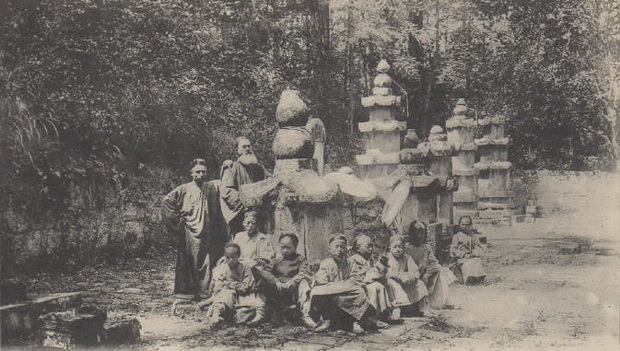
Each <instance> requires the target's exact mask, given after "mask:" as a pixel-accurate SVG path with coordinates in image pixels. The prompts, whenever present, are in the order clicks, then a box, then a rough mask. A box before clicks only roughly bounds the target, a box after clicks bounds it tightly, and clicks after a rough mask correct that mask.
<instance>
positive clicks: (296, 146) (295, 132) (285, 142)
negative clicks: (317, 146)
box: [273, 127, 314, 159]
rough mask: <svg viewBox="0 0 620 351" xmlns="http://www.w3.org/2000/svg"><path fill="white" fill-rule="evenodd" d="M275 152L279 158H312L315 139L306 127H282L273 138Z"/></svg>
mask: <svg viewBox="0 0 620 351" xmlns="http://www.w3.org/2000/svg"><path fill="white" fill-rule="evenodd" d="M273 153H274V155H275V156H276V158H278V159H291V158H312V156H313V155H314V141H313V140H312V136H311V135H310V132H308V130H306V129H305V128H302V127H300V128H296V127H295V128H281V129H278V132H277V133H276V136H275V138H274V140H273Z"/></svg>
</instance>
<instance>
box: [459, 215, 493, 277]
mask: <svg viewBox="0 0 620 351" xmlns="http://www.w3.org/2000/svg"><path fill="white" fill-rule="evenodd" d="M483 250H484V246H482V243H481V242H480V235H478V234H476V233H474V230H473V226H472V219H471V217H470V216H462V217H461V218H459V232H458V233H456V234H454V236H452V245H450V259H451V261H452V267H453V269H454V270H456V273H457V274H460V275H461V276H462V277H463V283H465V285H473V284H478V283H482V282H483V281H484V279H485V278H486V273H485V271H484V267H483V266H482V260H481V259H480V255H481V254H482V251H483Z"/></svg>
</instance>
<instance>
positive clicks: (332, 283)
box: [311, 234, 370, 334]
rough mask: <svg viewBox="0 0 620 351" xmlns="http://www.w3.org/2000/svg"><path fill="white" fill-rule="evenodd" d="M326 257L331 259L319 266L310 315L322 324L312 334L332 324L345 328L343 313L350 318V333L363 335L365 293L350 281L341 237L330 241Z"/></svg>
mask: <svg viewBox="0 0 620 351" xmlns="http://www.w3.org/2000/svg"><path fill="white" fill-rule="evenodd" d="M329 253H330V255H331V256H330V257H328V258H326V259H324V260H323V261H321V263H320V264H319V269H318V271H317V273H316V275H315V287H314V288H313V289H312V292H311V312H316V314H318V315H320V316H322V318H323V323H322V324H321V325H319V326H318V327H317V328H316V329H315V331H317V332H322V331H326V330H328V329H330V328H331V327H332V324H333V323H334V322H341V323H338V324H344V323H342V322H343V320H342V319H341V317H342V316H343V313H342V312H344V313H345V314H344V315H345V316H346V315H348V316H350V317H351V318H353V331H354V332H355V333H356V334H361V333H364V328H362V326H361V324H360V323H362V324H365V323H363V322H362V321H364V322H367V321H368V315H369V312H368V310H369V307H370V305H369V304H368V300H367V299H366V293H365V292H364V289H363V288H362V287H360V286H359V285H357V284H355V283H354V282H353V280H352V278H353V277H352V276H351V266H350V265H349V261H348V260H347V256H346V253H347V239H346V238H345V236H344V235H342V234H334V235H332V236H331V237H330V238H329ZM345 319H346V318H345Z"/></svg>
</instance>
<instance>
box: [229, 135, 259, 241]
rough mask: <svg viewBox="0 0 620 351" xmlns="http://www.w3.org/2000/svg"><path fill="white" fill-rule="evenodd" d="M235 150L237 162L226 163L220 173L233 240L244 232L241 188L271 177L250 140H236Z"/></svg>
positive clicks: (244, 138)
mask: <svg viewBox="0 0 620 351" xmlns="http://www.w3.org/2000/svg"><path fill="white" fill-rule="evenodd" d="M235 148H236V150H237V155H238V157H237V160H236V161H230V160H226V161H224V164H223V165H222V169H221V171H220V177H221V179H222V185H221V187H220V188H221V207H222V213H223V214H224V219H226V223H228V235H229V237H230V238H231V239H232V238H234V237H235V235H236V234H237V233H239V232H241V231H243V214H244V213H245V211H247V209H246V208H245V206H244V205H243V203H242V202H241V199H240V198H239V189H240V187H241V186H242V185H244V184H251V183H256V182H258V181H261V180H263V179H265V178H267V177H268V176H270V175H271V174H270V173H269V172H268V171H267V169H265V167H264V166H263V165H262V164H261V163H260V162H259V161H258V159H257V158H256V155H255V154H254V151H253V150H252V144H251V143H250V141H249V140H248V138H246V137H243V136H242V137H238V138H237V139H235Z"/></svg>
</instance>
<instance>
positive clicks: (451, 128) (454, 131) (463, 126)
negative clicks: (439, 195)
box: [446, 99, 478, 218]
mask: <svg viewBox="0 0 620 351" xmlns="http://www.w3.org/2000/svg"><path fill="white" fill-rule="evenodd" d="M476 126H477V123H476V120H475V119H474V118H473V116H472V111H471V110H470V109H469V108H468V107H467V103H466V102H465V99H459V100H458V102H457V103H456V106H455V107H454V110H453V116H452V117H451V118H449V119H448V120H447V121H446V129H447V130H448V141H449V142H451V143H452V144H453V145H455V147H456V148H457V149H458V150H459V153H458V155H457V156H454V157H452V174H453V175H454V176H455V177H456V178H457V179H458V184H459V189H458V191H456V192H455V193H454V194H453V200H454V216H455V217H457V218H458V217H460V216H462V215H470V216H472V217H475V215H476V202H477V201H478V196H477V194H478V180H477V176H478V171H477V169H476V168H475V167H474V164H475V162H476V148H477V146H476V144H475V143H474V135H475V133H476Z"/></svg>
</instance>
